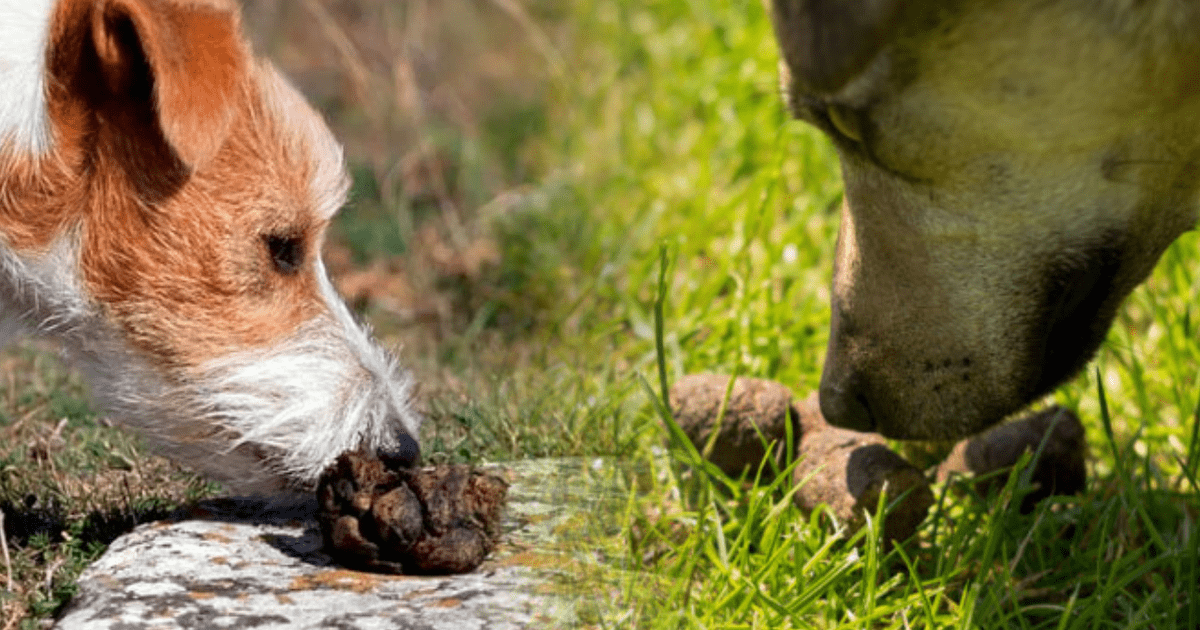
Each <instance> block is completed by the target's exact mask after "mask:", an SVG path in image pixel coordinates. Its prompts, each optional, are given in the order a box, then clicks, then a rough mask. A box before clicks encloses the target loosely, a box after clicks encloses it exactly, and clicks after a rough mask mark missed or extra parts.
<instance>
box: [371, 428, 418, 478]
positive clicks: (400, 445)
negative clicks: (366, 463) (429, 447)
mask: <svg viewBox="0 0 1200 630" xmlns="http://www.w3.org/2000/svg"><path fill="white" fill-rule="evenodd" d="M377 454H378V456H379V459H380V460H381V461H382V462H383V463H384V464H386V465H387V466H388V467H389V468H393V469H395V468H412V467H414V466H416V465H417V464H418V463H419V462H420V460H421V445H420V444H418V443H417V440H416V439H415V438H413V437H412V436H411V435H409V434H407V433H401V434H400V435H399V436H397V438H396V446H395V448H392V449H388V450H385V449H379V452H378V453H377Z"/></svg>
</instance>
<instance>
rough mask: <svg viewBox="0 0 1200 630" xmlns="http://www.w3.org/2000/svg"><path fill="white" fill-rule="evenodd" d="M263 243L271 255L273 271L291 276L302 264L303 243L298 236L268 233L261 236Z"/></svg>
mask: <svg viewBox="0 0 1200 630" xmlns="http://www.w3.org/2000/svg"><path fill="white" fill-rule="evenodd" d="M263 243H264V244H266V246H267V252H268V253H269V254H270V255H271V262H272V263H274V265H275V271H278V272H279V273H281V274H283V275H285V276H291V275H294V274H295V273H296V272H297V271H299V270H300V266H301V265H302V264H304V243H303V241H302V240H301V238H300V237H298V236H283V235H280V234H268V235H265V236H263Z"/></svg>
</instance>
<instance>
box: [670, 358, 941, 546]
mask: <svg viewBox="0 0 1200 630" xmlns="http://www.w3.org/2000/svg"><path fill="white" fill-rule="evenodd" d="M728 387H729V377H728V376H724V375H718V374H694V375H689V376H685V377H683V378H681V379H679V381H678V382H676V384H675V386H674V387H672V388H671V394H670V396H671V407H672V411H673V413H674V415H675V421H676V422H678V423H679V425H680V427H681V428H682V429H683V431H684V433H686V434H687V436H688V438H689V439H690V440H691V441H692V443H693V444H695V445H696V448H697V450H700V451H701V452H702V453H703V451H704V449H705V446H706V445H707V444H708V441H709V439H710V438H711V437H712V436H713V432H714V431H716V432H717V435H716V437H715V439H714V443H713V447H712V450H711V451H710V452H708V453H706V454H705V455H706V457H707V458H708V460H709V461H711V462H712V463H714V464H716V466H717V467H718V468H720V469H721V470H722V471H723V472H725V474H727V475H729V476H731V477H737V476H739V475H741V474H743V472H745V471H746V469H747V468H748V467H749V470H750V471H751V472H753V471H755V470H756V468H757V466H758V465H759V464H760V463H761V462H762V461H763V459H764V457H766V454H767V452H766V448H765V447H764V442H766V443H768V444H769V443H771V442H772V441H773V442H775V443H776V444H777V445H779V447H778V448H780V449H782V446H783V444H784V443H785V442H786V440H785V438H786V436H787V423H788V422H791V423H792V437H793V440H795V444H796V453H795V455H796V459H798V460H799V462H798V463H797V465H796V468H795V472H794V473H793V474H794V477H793V479H794V480H795V482H796V483H801V482H803V485H801V486H800V488H798V489H797V490H796V494H795V500H796V504H797V505H798V506H799V507H800V508H801V509H802V510H804V511H805V512H811V511H812V510H814V509H816V507H817V506H818V505H821V504H826V505H828V506H829V508H830V510H831V511H832V512H833V514H834V516H836V517H837V518H838V520H840V521H842V522H845V523H848V524H850V526H851V527H852V528H857V527H858V526H859V525H861V524H862V523H863V522H864V514H865V513H874V512H875V508H876V506H877V505H878V501H879V496H880V493H881V492H885V488H886V493H887V497H888V501H889V502H890V501H895V500H896V499H897V498H900V497H903V498H901V499H900V501H899V503H898V504H897V505H895V506H893V507H892V509H891V510H890V511H889V512H888V515H887V517H886V519H885V521H884V523H883V535H884V538H885V539H886V540H889V541H897V540H904V539H907V538H908V537H909V536H911V535H912V534H913V532H915V531H916V530H917V527H919V526H920V524H921V522H922V521H923V520H925V515H926V514H927V513H928V511H929V507H930V506H931V505H932V504H933V492H932V491H931V490H930V489H929V484H928V482H927V481H926V479H925V476H924V475H922V474H921V471H920V470H918V469H917V468H916V467H914V466H913V465H912V464H910V463H908V461H906V460H905V459H904V458H903V457H901V456H899V455H897V454H896V453H895V452H893V451H892V450H891V449H890V448H888V446H887V443H886V442H885V441H884V439H883V438H882V437H881V436H879V435H876V434H868V433H858V432H855V431H848V430H845V429H839V428H837V427H833V426H830V425H829V424H827V423H826V422H825V419H824V418H823V417H822V416H821V411H820V408H819V406H818V404H817V399H816V396H815V395H814V396H810V397H809V398H808V399H807V400H805V401H803V402H801V403H799V404H794V403H793V400H792V392H791V390H790V389H788V388H787V387H786V386H785V385H783V384H782V383H777V382H775V381H768V380H764V379H756V378H738V379H736V380H735V381H734V383H733V388H732V390H730V394H729V400H728V402H727V403H726V406H725V410H724V416H723V418H721V421H720V426H719V427H718V426H717V419H718V417H720V416H721V404H722V401H723V400H724V399H725V392H726V390H727V389H728ZM774 455H775V456H776V457H778V458H779V459H778V461H779V464H780V466H781V467H782V466H783V465H784V464H785V459H784V458H782V457H780V456H781V455H782V452H779V453H775V454H774ZM766 472H770V471H769V469H768V470H767V471H766Z"/></svg>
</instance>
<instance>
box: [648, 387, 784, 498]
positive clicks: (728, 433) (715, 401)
mask: <svg viewBox="0 0 1200 630" xmlns="http://www.w3.org/2000/svg"><path fill="white" fill-rule="evenodd" d="M728 385H729V377H728V376H725V375H720V374H692V375H689V376H685V377H683V378H681V379H679V381H678V382H676V383H675V385H674V386H673V387H672V388H671V393H670V398H671V407H672V411H673V413H674V415H675V421H676V422H678V423H679V426H680V427H681V428H682V429H683V431H684V433H686V434H687V436H688V438H689V439H690V440H691V441H692V444H695V445H696V449H697V450H699V451H701V452H703V451H704V447H705V445H706V444H707V443H708V439H709V436H711V435H712V432H713V431H714V430H718V431H719V433H718V435H717V438H716V442H715V444H714V446H713V449H712V451H711V452H710V453H708V454H707V457H708V460H709V461H711V462H712V463H714V464H716V466H717V467H718V468H720V469H721V470H722V471H723V472H724V473H725V474H727V475H729V476H730V477H735V478H736V477H738V476H740V475H741V474H742V473H743V472H745V471H746V470H747V469H749V470H750V471H751V473H753V472H754V471H756V470H757V469H758V466H759V464H761V463H762V462H763V460H764V458H765V457H766V454H767V451H766V444H770V443H771V442H775V443H777V444H778V445H779V447H778V448H777V449H776V451H777V452H776V453H775V456H776V457H777V461H779V462H780V463H781V464H782V462H783V457H782V455H783V450H782V449H783V446H784V443H785V442H786V441H787V440H786V437H787V422H788V418H789V417H790V418H792V421H793V422H794V421H795V413H794V411H793V410H792V407H791V405H792V392H791V391H790V390H789V389H788V388H787V387H785V386H783V385H782V384H780V383H776V382H774V381H768V380H764V379H757V378H739V379H737V380H736V381H734V385H733V390H732V392H730V395H729V402H728V403H727V405H726V407H725V413H724V416H723V417H720V416H721V403H722V401H723V400H724V398H725V390H726V389H727V387H728ZM718 419H719V420H720V428H719V429H717V426H716V425H717V421H718ZM793 427H795V425H793ZM792 435H793V436H798V435H799V433H798V431H796V430H795V429H794V430H793V432H792ZM769 472H770V469H769V468H768V469H766V470H764V473H769Z"/></svg>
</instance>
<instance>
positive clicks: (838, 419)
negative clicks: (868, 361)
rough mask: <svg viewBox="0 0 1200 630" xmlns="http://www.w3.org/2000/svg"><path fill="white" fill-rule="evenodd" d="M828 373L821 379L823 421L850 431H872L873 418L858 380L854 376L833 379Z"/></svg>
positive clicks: (873, 425)
mask: <svg viewBox="0 0 1200 630" xmlns="http://www.w3.org/2000/svg"><path fill="white" fill-rule="evenodd" d="M827 360H828V359H827ZM828 372H829V370H828V369H827V370H826V374H825V375H823V376H822V377H821V393H820V399H821V415H822V416H825V421H826V422H828V423H829V424H832V425H833V426H835V427H842V428H843V429H850V430H851V431H862V432H869V431H874V430H875V426H876V423H875V418H874V417H872V416H871V409H870V407H869V406H868V405H867V397H866V396H865V395H863V392H862V388H861V387H859V381H858V379H857V378H855V377H854V376H850V377H849V378H841V379H835V378H831V377H830V374H829V373H828Z"/></svg>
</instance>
